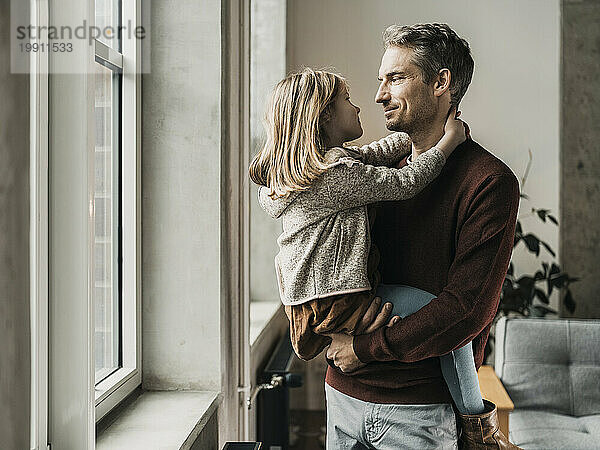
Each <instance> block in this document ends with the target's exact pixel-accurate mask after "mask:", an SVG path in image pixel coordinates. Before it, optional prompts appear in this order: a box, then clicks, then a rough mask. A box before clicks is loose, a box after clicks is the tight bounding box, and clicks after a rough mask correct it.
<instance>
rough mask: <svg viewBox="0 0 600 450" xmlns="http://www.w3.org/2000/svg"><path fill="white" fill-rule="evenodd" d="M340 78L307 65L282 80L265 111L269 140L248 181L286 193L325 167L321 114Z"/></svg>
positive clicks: (298, 188) (301, 187)
mask: <svg viewBox="0 0 600 450" xmlns="http://www.w3.org/2000/svg"><path fill="white" fill-rule="evenodd" d="M345 85H346V81H345V80H344V78H342V77H341V76H339V75H337V74H335V73H331V72H326V71H321V70H313V69H309V68H306V69H304V70H302V71H301V72H298V73H293V74H291V75H288V76H287V77H285V78H284V79H283V80H281V81H280V82H279V83H278V84H277V86H275V89H274V90H273V93H272V95H271V98H270V100H269V103H268V105H267V111H266V115H265V122H266V123H265V128H266V131H267V139H266V142H265V144H264V146H263V147H262V149H261V150H260V151H259V152H258V154H257V155H256V156H255V157H254V159H253V160H252V163H251V164H250V169H249V172H250V179H251V180H252V181H253V182H255V183H256V184H259V185H261V186H266V187H268V188H269V189H270V190H271V193H270V195H271V197H274V198H275V197H286V196H287V195H289V194H290V193H291V192H294V191H302V190H306V189H308V187H309V186H310V184H311V182H312V181H314V180H315V179H316V178H317V177H318V176H319V175H321V174H322V173H323V171H324V170H325V169H326V168H327V164H326V163H325V160H324V156H323V153H322V150H323V149H324V147H325V146H324V138H325V135H324V132H323V129H322V124H323V122H324V120H326V115H325V114H323V113H324V112H326V111H328V107H329V106H330V105H331V104H332V102H333V100H334V99H335V97H336V96H337V95H338V93H340V92H341V91H342V89H343V88H344V87H345Z"/></svg>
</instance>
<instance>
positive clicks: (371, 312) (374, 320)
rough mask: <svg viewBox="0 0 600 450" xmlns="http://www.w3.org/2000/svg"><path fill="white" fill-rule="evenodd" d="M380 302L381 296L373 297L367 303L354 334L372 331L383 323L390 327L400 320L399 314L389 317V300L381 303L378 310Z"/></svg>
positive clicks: (390, 310)
mask: <svg viewBox="0 0 600 450" xmlns="http://www.w3.org/2000/svg"><path fill="white" fill-rule="evenodd" d="M380 304H381V298H379V297H375V298H374V299H373V301H372V302H371V304H370V305H369V308H368V309H367V312H365V315H364V316H363V317H362V319H360V322H359V324H358V325H357V327H356V331H355V332H354V334H355V335H357V334H369V333H372V332H373V331H375V330H377V329H378V328H381V327H382V326H384V325H387V326H388V327H391V326H392V325H393V324H395V323H396V322H398V320H400V317H399V316H394V317H392V318H391V319H390V315H391V314H392V304H391V303H390V302H387V303H386V304H385V305H383V308H381V311H379V312H378V310H379V305H380Z"/></svg>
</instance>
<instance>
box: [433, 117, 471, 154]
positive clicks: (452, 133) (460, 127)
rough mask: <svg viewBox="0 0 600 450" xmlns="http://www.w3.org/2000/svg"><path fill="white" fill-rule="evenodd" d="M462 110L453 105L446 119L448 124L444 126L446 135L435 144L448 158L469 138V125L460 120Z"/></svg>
mask: <svg viewBox="0 0 600 450" xmlns="http://www.w3.org/2000/svg"><path fill="white" fill-rule="evenodd" d="M459 116H460V111H459V112H458V113H457V112H456V107H455V106H453V107H452V109H451V110H450V114H448V118H447V119H446V125H445V126H444V135H443V136H442V138H441V139H440V141H439V142H438V143H437V144H436V145H435V146H436V147H437V148H439V149H440V150H441V151H442V152H443V153H444V155H445V156H446V158H448V157H449V156H450V155H451V154H452V152H453V151H454V149H455V148H456V147H457V146H458V145H460V144H462V143H463V142H465V141H466V140H467V131H468V127H467V125H466V124H465V123H464V122H463V121H462V120H460V119H459V118H458V117H459Z"/></svg>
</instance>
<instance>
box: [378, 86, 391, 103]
mask: <svg viewBox="0 0 600 450" xmlns="http://www.w3.org/2000/svg"><path fill="white" fill-rule="evenodd" d="M389 99H390V93H389V91H388V89H387V87H386V86H385V85H384V84H383V83H381V84H380V85H379V89H377V94H375V102H376V103H383V102H385V101H387V100H389Z"/></svg>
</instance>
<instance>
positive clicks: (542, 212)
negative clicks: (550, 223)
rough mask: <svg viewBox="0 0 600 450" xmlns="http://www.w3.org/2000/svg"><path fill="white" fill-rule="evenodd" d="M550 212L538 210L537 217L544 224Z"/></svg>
mask: <svg viewBox="0 0 600 450" xmlns="http://www.w3.org/2000/svg"><path fill="white" fill-rule="evenodd" d="M549 212H550V211H549V210H547V209H538V210H537V215H538V217H539V218H540V219H542V222H546V214H548V213H549Z"/></svg>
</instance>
